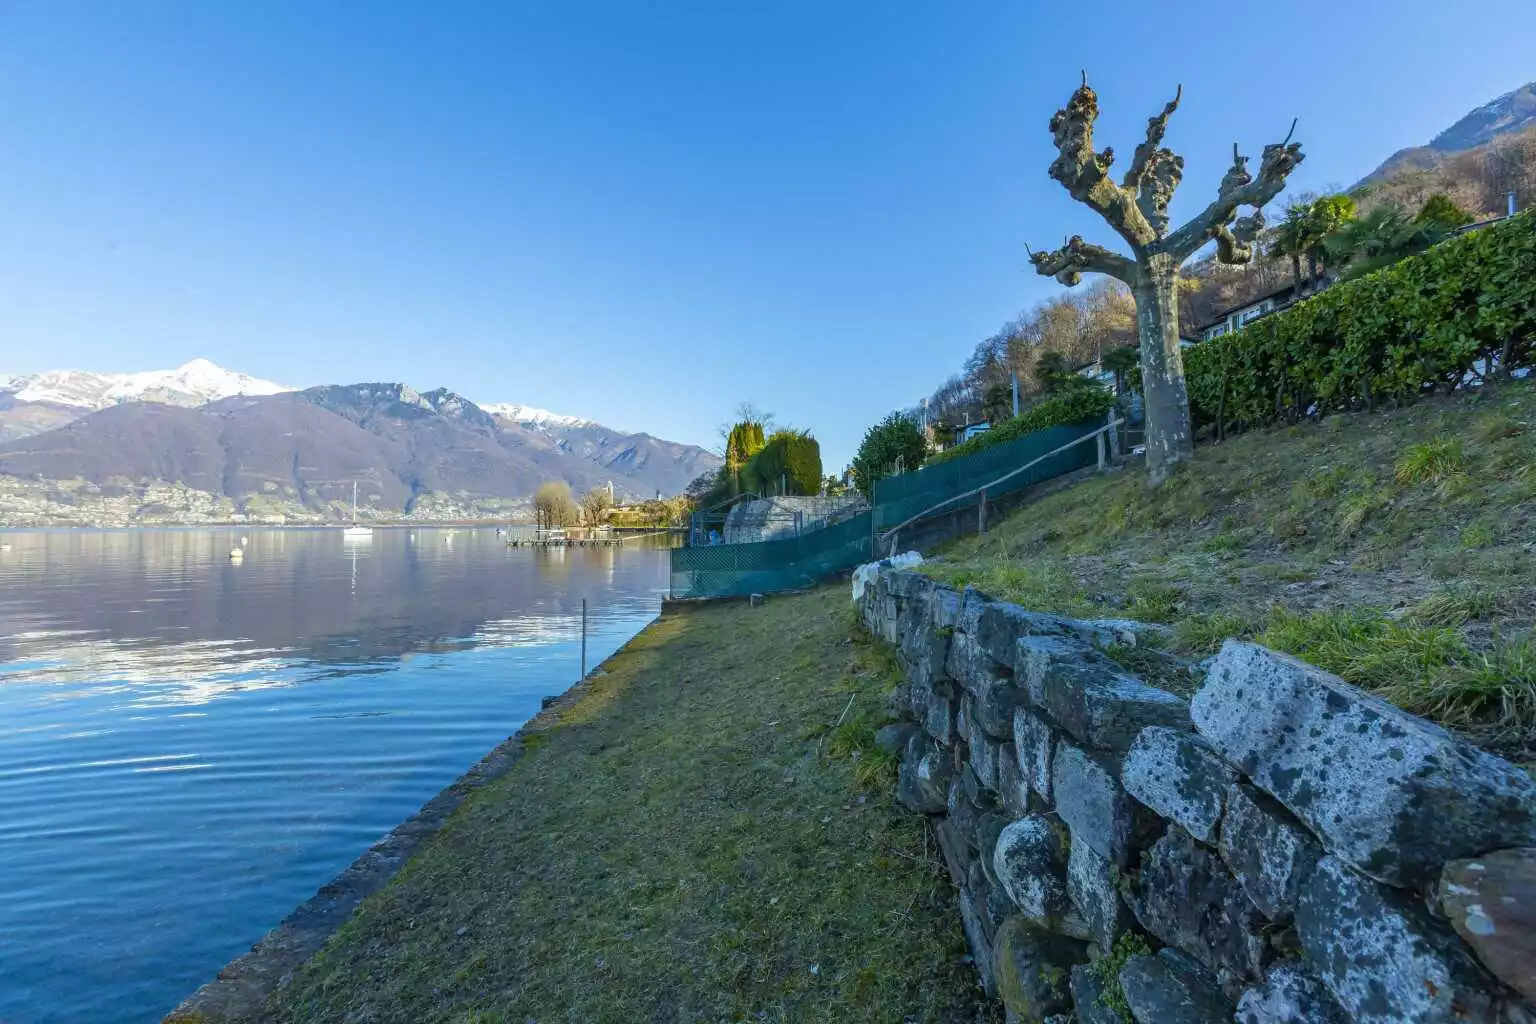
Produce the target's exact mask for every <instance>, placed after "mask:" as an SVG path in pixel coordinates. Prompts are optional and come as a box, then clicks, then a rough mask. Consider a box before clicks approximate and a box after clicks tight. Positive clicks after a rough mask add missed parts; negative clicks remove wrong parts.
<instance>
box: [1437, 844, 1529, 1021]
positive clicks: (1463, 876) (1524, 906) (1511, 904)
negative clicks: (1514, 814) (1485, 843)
mask: <svg viewBox="0 0 1536 1024" xmlns="http://www.w3.org/2000/svg"><path fill="white" fill-rule="evenodd" d="M1440 907H1441V909H1442V910H1443V911H1444V912H1445V915H1446V917H1448V918H1450V921H1451V927H1453V928H1455V929H1456V933H1457V934H1458V935H1460V936H1461V937H1462V939H1463V940H1465V941H1466V943H1467V945H1469V946H1471V947H1472V950H1473V952H1475V953H1476V954H1477V956H1478V959H1479V960H1481V961H1482V962H1483V964H1484V966H1486V967H1487V968H1488V969H1489V970H1490V971H1492V972H1493V973H1494V975H1496V976H1497V977H1498V979H1499V980H1500V981H1502V982H1504V984H1506V985H1509V986H1510V987H1511V988H1514V989H1515V990H1516V991H1518V992H1519V993H1520V994H1521V995H1523V996H1525V997H1526V998H1527V999H1530V1000H1533V1001H1536V849H1532V848H1530V847H1523V848H1520V849H1515V850H1499V851H1497V852H1495V853H1490V854H1487V855H1486V856H1483V857H1475V858H1473V859H1471V860H1458V861H1452V862H1451V863H1449V864H1447V865H1446V866H1445V872H1444V873H1443V874H1442V875H1441V876H1440Z"/></svg>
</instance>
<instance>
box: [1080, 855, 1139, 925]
mask: <svg viewBox="0 0 1536 1024" xmlns="http://www.w3.org/2000/svg"><path fill="white" fill-rule="evenodd" d="M1119 878H1120V872H1119V870H1118V869H1117V868H1116V867H1115V866H1114V865H1113V864H1111V863H1110V862H1109V861H1108V860H1107V859H1106V858H1104V857H1102V856H1100V855H1099V853H1098V852H1097V851H1095V850H1094V849H1093V847H1091V846H1089V845H1088V844H1087V843H1073V844H1072V849H1071V852H1070V853H1069V854H1068V855H1067V898H1068V899H1069V900H1071V902H1072V916H1073V917H1075V918H1077V919H1078V920H1080V921H1082V922H1083V927H1084V929H1085V930H1086V933H1087V937H1088V938H1090V939H1092V940H1093V942H1094V945H1096V946H1098V947H1099V948H1100V949H1102V950H1112V949H1114V948H1115V943H1117V942H1119V941H1120V936H1122V935H1124V934H1125V933H1126V932H1127V931H1130V930H1131V929H1132V928H1133V927H1134V923H1135V919H1134V918H1133V917H1132V916H1131V909H1130V907H1128V906H1126V903H1125V900H1124V899H1123V898H1122V897H1121V895H1120V885H1119Z"/></svg>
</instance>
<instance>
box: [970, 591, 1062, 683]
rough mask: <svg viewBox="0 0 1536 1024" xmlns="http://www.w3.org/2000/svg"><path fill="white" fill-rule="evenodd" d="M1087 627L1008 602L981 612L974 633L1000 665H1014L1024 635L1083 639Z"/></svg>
mask: <svg viewBox="0 0 1536 1024" xmlns="http://www.w3.org/2000/svg"><path fill="white" fill-rule="evenodd" d="M1084 629H1085V627H1084V626H1083V624H1082V623H1081V622H1078V621H1077V620H1075V619H1068V618H1063V617H1062V616H1060V615H1047V614H1045V613H1043V612H1032V611H1030V610H1029V609H1028V608H1020V607H1019V606H1018V605H1016V604H1009V603H1008V602H1007V601H993V602H991V603H990V604H988V605H986V606H985V607H984V608H982V610H981V615H980V617H979V619H978V621H977V624H976V632H975V633H974V634H973V635H974V636H975V637H976V639H977V641H978V642H979V643H980V644H981V649H982V650H984V651H986V652H987V653H988V654H989V655H991V656H992V660H993V661H995V662H997V663H998V664H999V665H1007V666H1010V667H1011V666H1012V665H1013V664H1014V656H1015V648H1016V645H1017V644H1018V642H1019V638H1020V637H1023V636H1063V637H1069V638H1074V639H1077V638H1081V637H1083V635H1084Z"/></svg>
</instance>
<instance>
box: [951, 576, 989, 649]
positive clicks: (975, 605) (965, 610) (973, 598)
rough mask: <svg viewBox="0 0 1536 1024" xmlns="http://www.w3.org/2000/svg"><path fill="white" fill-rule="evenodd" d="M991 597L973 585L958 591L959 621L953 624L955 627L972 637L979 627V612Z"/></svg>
mask: <svg viewBox="0 0 1536 1024" xmlns="http://www.w3.org/2000/svg"><path fill="white" fill-rule="evenodd" d="M991 603H992V599H991V598H990V597H988V596H987V595H986V594H983V593H982V592H981V591H979V590H977V589H976V588H975V587H966V588H965V589H964V590H962V591H961V592H960V621H959V622H958V623H956V624H955V629H956V630H958V631H959V632H961V633H964V634H965V635H966V636H971V637H974V636H975V635H976V631H977V630H978V629H980V628H981V612H982V609H984V608H986V606H987V605H989V604H991Z"/></svg>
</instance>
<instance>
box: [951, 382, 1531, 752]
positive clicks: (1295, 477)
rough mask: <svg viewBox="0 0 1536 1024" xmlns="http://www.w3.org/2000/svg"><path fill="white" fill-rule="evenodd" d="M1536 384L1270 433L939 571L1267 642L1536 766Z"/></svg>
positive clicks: (1063, 603) (1018, 597)
mask: <svg viewBox="0 0 1536 1024" xmlns="http://www.w3.org/2000/svg"><path fill="white" fill-rule="evenodd" d="M1533 548H1536V388H1533V386H1532V384H1531V383H1529V382H1514V383H1510V384H1505V385H1502V386H1500V387H1497V388H1488V389H1484V390H1483V391H1482V392H1481V393H1476V394H1467V395H1458V396H1453V397H1450V398H1439V399H1434V400H1429V401H1424V402H1420V403H1416V404H1414V405H1412V406H1410V407H1408V408H1405V409H1400V410H1397V411H1392V412H1382V413H1376V414H1361V415H1352V416H1337V417H1330V418H1328V419H1326V420H1324V421H1322V422H1321V423H1307V424H1302V425H1298V426H1294V427H1288V428H1277V429H1272V430H1263V431H1255V432H1253V433H1249V434H1245V435H1241V436H1238V437H1236V438H1233V439H1230V440H1228V441H1227V442H1225V443H1223V444H1219V445H1208V446H1204V447H1201V448H1199V449H1197V450H1196V453H1195V459H1194V461H1193V463H1191V464H1190V465H1189V466H1187V467H1185V468H1184V469H1183V470H1181V471H1180V472H1179V473H1178V474H1177V475H1176V476H1175V477H1174V479H1172V480H1171V481H1169V482H1168V483H1167V484H1166V485H1165V486H1163V487H1161V488H1155V489H1154V488H1151V487H1149V486H1147V484H1146V482H1145V477H1144V475H1143V474H1142V473H1141V471H1140V469H1139V468H1131V469H1126V470H1122V471H1119V472H1117V473H1113V474H1110V475H1106V476H1103V477H1096V478H1093V479H1090V480H1087V481H1084V482H1080V483H1077V484H1074V485H1072V486H1070V487H1065V488H1062V489H1061V490H1058V491H1056V492H1054V493H1050V494H1048V495H1046V496H1044V497H1042V498H1041V499H1039V500H1037V501H1035V502H1033V503H1031V504H1029V505H1027V506H1025V507H1024V508H1022V509H1020V510H1019V511H1018V512H1016V513H1015V514H1014V515H1012V516H1011V517H1009V518H1008V519H1006V520H1003V521H1002V522H1000V523H998V524H996V526H995V527H994V528H993V529H992V530H991V531H989V532H988V533H987V534H985V535H984V536H980V537H971V538H966V539H964V540H961V541H958V542H956V543H955V544H953V545H951V546H950V547H949V549H948V550H945V551H941V552H939V553H938V557H939V561H938V562H936V563H930V565H929V567H928V570H927V571H929V572H930V573H932V574H933V575H935V576H938V577H940V578H942V579H945V580H948V581H950V582H952V583H956V584H965V583H971V584H975V585H976V586H978V587H980V588H981V589H983V590H985V591H987V592H989V593H991V594H993V595H994V596H996V597H1002V598H1007V599H1011V600H1015V601H1018V602H1019V603H1021V604H1024V605H1028V606H1029V607H1032V608H1036V609H1040V610H1045V611H1057V612H1064V613H1068V614H1074V615H1093V616H1106V615H1123V616H1129V617H1133V618H1141V619H1145V620H1149V621H1154V622H1165V623H1168V624H1170V625H1171V626H1173V627H1174V628H1175V630H1176V637H1177V639H1176V642H1175V646H1176V648H1177V649H1178V650H1179V652H1180V653H1183V654H1186V655H1190V656H1199V655H1203V654H1205V653H1207V652H1210V651H1212V650H1214V649H1215V647H1216V646H1217V645H1218V644H1219V643H1220V641H1221V640H1222V639H1223V638H1225V637H1228V636H1233V635H1237V636H1245V637H1257V638H1258V639H1259V640H1261V641H1262V642H1264V643H1267V644H1269V645H1271V646H1273V647H1277V648H1280V649H1283V650H1287V651H1291V652H1293V653H1295V654H1298V655H1300V656H1303V657H1305V658H1307V659H1308V660H1311V661H1313V662H1315V663H1316V664H1318V665H1321V666H1323V667H1325V668H1329V669H1331V670H1333V671H1335V672H1338V673H1339V674H1341V675H1343V676H1344V677H1345V678H1347V679H1350V680H1351V681H1353V682H1356V683H1358V684H1360V685H1363V686H1368V687H1371V688H1373V689H1376V690H1377V691H1379V692H1381V693H1382V694H1384V695H1385V696H1387V697H1388V698H1389V699H1391V700H1394V701H1396V702H1397V703H1399V704H1400V705H1402V706H1404V707H1406V708H1407V709H1409V710H1411V711H1414V712H1416V713H1419V714H1423V715H1427V716H1429V717H1431V718H1435V719H1438V720H1439V721H1442V722H1444V723H1445V724H1447V725H1449V726H1451V727H1453V728H1455V729H1458V730H1460V731H1462V732H1463V733H1464V734H1466V735H1468V736H1469V737H1471V738H1473V739H1475V740H1477V741H1478V742H1481V743H1484V744H1485V745H1488V746H1491V747H1494V748H1496V749H1499V750H1500V751H1501V752H1504V753H1506V754H1508V755H1511V756H1513V757H1516V758H1518V759H1522V760H1527V761H1529V760H1531V759H1532V758H1533V757H1536V644H1533V642H1532V640H1531V629H1532V624H1533V622H1536V552H1533Z"/></svg>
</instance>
